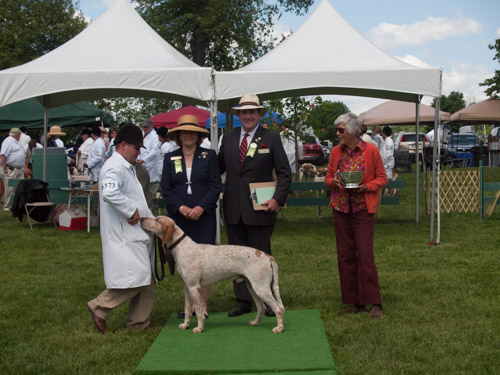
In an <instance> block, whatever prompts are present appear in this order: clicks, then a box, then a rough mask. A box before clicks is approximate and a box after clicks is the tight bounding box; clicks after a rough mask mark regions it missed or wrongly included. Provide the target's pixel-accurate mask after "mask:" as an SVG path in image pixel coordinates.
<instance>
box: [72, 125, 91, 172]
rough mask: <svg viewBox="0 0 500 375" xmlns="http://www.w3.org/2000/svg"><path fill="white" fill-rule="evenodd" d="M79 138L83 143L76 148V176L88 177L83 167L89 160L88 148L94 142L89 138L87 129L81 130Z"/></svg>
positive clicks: (86, 170)
mask: <svg viewBox="0 0 500 375" xmlns="http://www.w3.org/2000/svg"><path fill="white" fill-rule="evenodd" d="M80 136H81V137H82V140H83V143H82V144H81V145H80V147H79V148H78V153H77V155H78V159H77V164H76V168H77V170H78V174H80V175H85V176H89V175H90V174H89V171H88V169H87V168H85V167H84V164H85V163H86V162H87V160H88V158H89V154H90V147H92V145H93V144H94V140H93V139H92V137H91V133H90V129H87V128H85V129H83V130H82V132H81V133H80Z"/></svg>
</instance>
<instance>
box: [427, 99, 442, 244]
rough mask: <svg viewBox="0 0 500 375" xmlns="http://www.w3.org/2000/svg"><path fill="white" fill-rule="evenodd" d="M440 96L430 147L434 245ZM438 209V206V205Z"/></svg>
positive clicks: (431, 231)
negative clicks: (431, 145) (432, 141)
mask: <svg viewBox="0 0 500 375" xmlns="http://www.w3.org/2000/svg"><path fill="white" fill-rule="evenodd" d="M440 100H441V98H440V97H436V113H435V116H434V145H433V148H432V189H431V228H430V229H431V230H430V236H429V244H430V245H431V246H432V245H434V217H435V215H436V165H437V163H436V159H437V158H436V156H437V146H438V143H439V138H438V141H436V136H437V135H438V119H439V104H440ZM438 209H439V207H438Z"/></svg>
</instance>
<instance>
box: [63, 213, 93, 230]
mask: <svg viewBox="0 0 500 375" xmlns="http://www.w3.org/2000/svg"><path fill="white" fill-rule="evenodd" d="M86 227H87V215H85V212H83V211H82V210H81V209H79V208H77V209H72V210H66V211H64V212H63V213H62V214H61V215H59V229H62V230H79V229H85V228H86Z"/></svg>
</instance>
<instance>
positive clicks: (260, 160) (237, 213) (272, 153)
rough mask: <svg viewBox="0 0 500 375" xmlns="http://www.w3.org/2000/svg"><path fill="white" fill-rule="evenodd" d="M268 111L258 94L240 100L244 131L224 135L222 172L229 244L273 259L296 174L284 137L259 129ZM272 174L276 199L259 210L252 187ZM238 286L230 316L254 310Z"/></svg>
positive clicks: (238, 112) (243, 288)
mask: <svg viewBox="0 0 500 375" xmlns="http://www.w3.org/2000/svg"><path fill="white" fill-rule="evenodd" d="M266 111H267V110H266V108H264V107H263V106H261V105H260V101H259V98H258V97H257V95H253V94H247V95H243V96H242V97H241V99H240V103H239V106H238V107H234V108H233V109H232V112H233V113H234V114H236V115H237V116H238V117H239V118H240V120H241V124H242V127H241V129H234V130H232V131H230V132H228V133H226V134H224V138H223V140H222V144H221V148H220V153H219V168H220V172H221V173H224V172H226V189H225V192H224V220H225V223H226V230H227V237H228V242H229V244H231V245H244V246H250V247H253V248H256V249H259V250H262V251H264V252H266V253H268V254H271V234H272V233H273V229H274V224H275V222H276V210H277V209H278V208H279V207H280V206H283V205H284V204H285V202H286V198H287V195H288V192H289V190H290V184H291V181H292V174H291V171H290V165H289V164H288V158H287V156H286V153H285V151H284V149H283V144H282V142H281V138H280V135H279V134H278V133H276V132H274V131H272V130H267V129H264V128H263V127H259V121H260V118H261V116H263V115H264V114H265V113H266ZM273 170H275V171H276V176H277V181H276V190H275V192H274V194H273V197H272V198H271V199H269V200H268V201H266V202H264V203H263V204H262V206H264V207H265V210H254V208H253V205H252V200H251V199H250V187H249V183H251V182H272V181H273ZM233 283H234V292H235V294H236V306H235V308H234V309H233V310H231V311H229V313H228V315H229V316H230V317H234V316H239V315H242V314H245V313H248V312H250V310H251V307H252V298H251V296H250V293H249V292H248V289H247V287H246V285H245V283H244V282H236V281H234V282H233ZM273 314H274V313H273V312H272V310H271V309H269V308H268V309H267V310H266V315H268V316H272V315H273Z"/></svg>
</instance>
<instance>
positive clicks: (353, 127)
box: [334, 112, 363, 136]
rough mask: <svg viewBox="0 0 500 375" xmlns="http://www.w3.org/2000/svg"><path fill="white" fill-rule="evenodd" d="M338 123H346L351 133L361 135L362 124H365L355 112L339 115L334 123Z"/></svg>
mask: <svg viewBox="0 0 500 375" xmlns="http://www.w3.org/2000/svg"><path fill="white" fill-rule="evenodd" d="M338 124H345V128H346V130H347V132H348V133H349V134H352V135H357V136H359V135H360V134H361V125H363V121H361V120H360V119H359V118H358V116H356V115H355V114H354V113H352V112H348V113H345V114H343V115H340V116H339V117H337V119H336V120H335V123H334V125H335V126H337V125H338Z"/></svg>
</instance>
